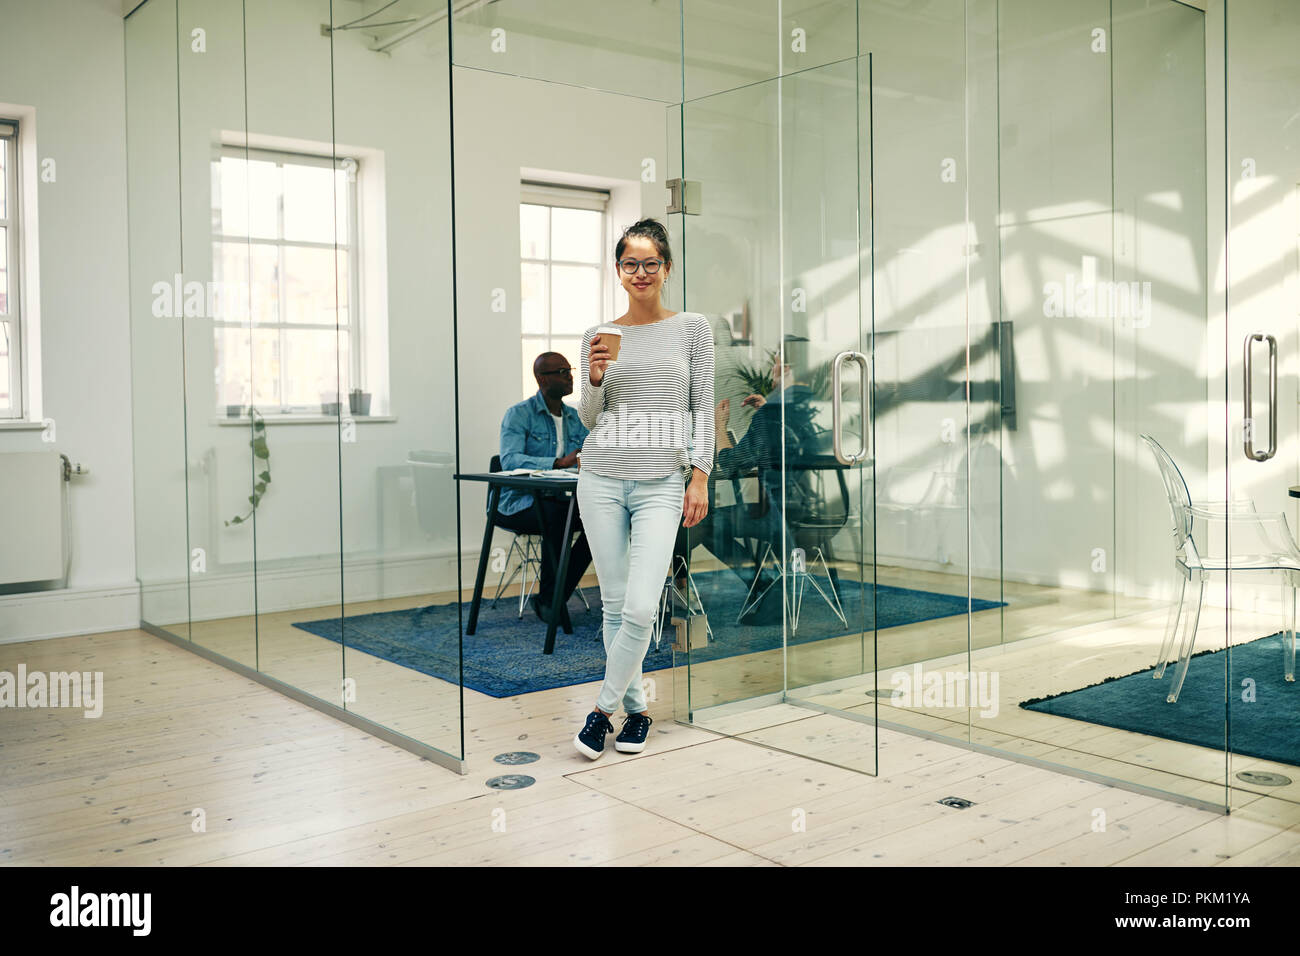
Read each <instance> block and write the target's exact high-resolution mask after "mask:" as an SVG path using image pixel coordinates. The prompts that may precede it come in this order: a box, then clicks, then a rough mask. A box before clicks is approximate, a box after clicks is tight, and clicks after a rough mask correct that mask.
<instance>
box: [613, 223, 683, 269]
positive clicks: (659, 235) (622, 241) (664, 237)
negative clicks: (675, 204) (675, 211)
mask: <svg viewBox="0 0 1300 956" xmlns="http://www.w3.org/2000/svg"><path fill="white" fill-rule="evenodd" d="M634 236H640V237H642V238H645V239H649V240H650V241H651V242H653V243H654V244H655V250H656V251H657V252H658V253H659V257H660V258H661V259H663V260H664V262H668V263H671V262H672V261H673V251H672V248H671V247H670V246H669V244H668V230H667V229H665V228H664V224H663V223H661V222H660V221H659V220H658V219H641V220H639V221H637V222H634V223H632V225H630V226H628V227H627V228H626V229H624V230H623V235H622V236H620V237H619V240H618V244H617V245H616V246H615V247H614V258H615V259H616V260H617V259H621V258H623V250H624V249H625V248H626V247H627V241H628V239H630V238H632V237H634Z"/></svg>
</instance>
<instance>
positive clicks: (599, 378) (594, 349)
mask: <svg viewBox="0 0 1300 956" xmlns="http://www.w3.org/2000/svg"><path fill="white" fill-rule="evenodd" d="M600 339H601V336H600V335H595V336H593V337H592V340H591V353H590V354H589V355H588V364H589V365H590V366H591V371H590V372H589V373H588V375H587V378H588V379H589V380H590V382H591V384H592V385H593V386H596V385H599V384H600V383H601V382H603V381H604V380H605V368H606V367H607V366H608V365H609V363H610V361H611V356H610V351H609V346H608V345H606V344H604V343H603V342H601V340H600Z"/></svg>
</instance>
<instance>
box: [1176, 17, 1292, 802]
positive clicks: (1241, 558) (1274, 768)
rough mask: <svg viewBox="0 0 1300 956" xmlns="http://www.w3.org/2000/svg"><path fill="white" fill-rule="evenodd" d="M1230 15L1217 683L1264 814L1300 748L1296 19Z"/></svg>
mask: <svg viewBox="0 0 1300 956" xmlns="http://www.w3.org/2000/svg"><path fill="white" fill-rule="evenodd" d="M1224 15H1225V16H1226V24H1225V27H1226V44H1224V45H1222V47H1221V49H1222V51H1223V60H1224V64H1225V68H1226V81H1227V82H1226V100H1225V103H1224V106H1225V109H1224V114H1223V118H1224V119H1225V121H1226V122H1225V125H1226V148H1225V149H1224V155H1225V158H1226V164H1227V168H1226V184H1225V185H1226V196H1225V198H1226V202H1225V203H1224V210H1223V211H1224V214H1225V216H1226V245H1225V247H1224V255H1223V258H1222V265H1221V267H1220V268H1221V272H1220V276H1219V277H1220V281H1222V282H1223V283H1224V285H1223V286H1222V287H1221V288H1220V289H1218V290H1216V291H1217V292H1218V296H1219V301H1220V302H1222V305H1223V309H1224V312H1225V314H1226V321H1225V323H1224V325H1225V328H1226V335H1225V337H1224V338H1225V341H1224V342H1223V359H1224V367H1226V370H1227V372H1226V374H1227V381H1226V388H1225V397H1226V401H1227V410H1226V411H1227V414H1226V416H1225V417H1226V420H1227V422H1228V424H1229V427H1228V433H1227V435H1226V436H1225V443H1226V455H1227V483H1228V486H1229V491H1230V497H1231V498H1232V499H1234V502H1241V505H1240V506H1239V509H1249V514H1247V515H1238V516H1237V519H1236V520H1234V521H1232V522H1231V523H1229V524H1228V526H1227V553H1228V557H1229V562H1230V569H1229V572H1228V581H1229V589H1228V605H1229V614H1228V622H1227V627H1228V640H1227V645H1228V646H1227V653H1226V654H1217V655H1215V656H1216V657H1219V658H1226V660H1225V661H1222V662H1221V664H1220V666H1219V667H1218V668H1216V679H1217V680H1218V681H1226V684H1227V693H1226V695H1225V697H1226V701H1227V711H1226V715H1225V717H1226V724H1227V732H1226V735H1225V736H1226V744H1227V751H1228V759H1227V768H1226V769H1227V780H1228V787H1229V791H1228V800H1229V804H1230V806H1231V807H1232V810H1233V811H1234V812H1238V811H1241V810H1245V811H1246V812H1247V813H1250V814H1259V815H1265V814H1268V813H1270V812H1272V811H1271V810H1270V809H1269V801H1267V800H1261V797H1264V796H1267V797H1273V798H1275V799H1282V800H1289V801H1296V800H1300V746H1298V745H1297V741H1298V740H1300V738H1298V737H1297V734H1296V733H1295V731H1294V725H1293V723H1292V721H1291V720H1290V719H1289V717H1288V716H1287V715H1288V714H1292V713H1294V712H1295V708H1296V705H1297V702H1300V697H1298V696H1297V695H1300V684H1297V683H1296V682H1295V681H1294V676H1295V669H1294V664H1293V661H1294V656H1293V655H1294V650H1293V648H1294V644H1293V641H1294V636H1293V635H1294V628H1295V591H1294V586H1295V584H1296V581H1297V575H1296V573H1295V572H1294V571H1293V570H1287V569H1294V568H1297V567H1300V553H1298V552H1297V545H1296V534H1297V525H1296V504H1297V501H1298V500H1300V499H1297V498H1296V497H1294V494H1295V492H1296V489H1295V488H1294V487H1293V486H1295V485H1297V484H1298V483H1300V481H1298V478H1300V446H1298V444H1297V428H1298V427H1300V423H1298V421H1297V407H1298V403H1300V394H1298V393H1297V375H1296V358H1295V356H1296V348H1297V341H1298V340H1297V332H1296V329H1297V313H1298V312H1300V268H1298V266H1297V262H1298V261H1300V260H1298V257H1297V248H1300V245H1298V242H1300V127H1297V124H1296V122H1295V118H1296V115H1297V110H1300V65H1297V63H1296V59H1295V55H1294V47H1295V43H1294V39H1295V37H1296V35H1297V32H1298V31H1300V10H1297V9H1296V6H1295V4H1291V3H1286V2H1283V0H1262V2H1258V3H1254V2H1252V3H1238V2H1236V0H1232V2H1229V3H1227V4H1226V10H1225V13H1224ZM1213 52H1218V51H1213ZM1207 646H1209V645H1207ZM1220 646H1222V645H1220ZM1199 649H1200V642H1199V641H1198V642H1197V650H1199ZM1198 665H1200V669H1201V670H1202V671H1204V670H1205V665H1206V662H1205V660H1204V659H1199V658H1193V659H1192V661H1191V669H1189V672H1188V676H1187V681H1186V683H1187V686H1188V688H1189V689H1194V687H1195V685H1194V684H1193V680H1194V679H1195V678H1196V677H1197V676H1198V675H1197V671H1196V668H1197V666H1198ZM1186 692H1188V691H1185V693H1186ZM1284 728H1288V729H1284Z"/></svg>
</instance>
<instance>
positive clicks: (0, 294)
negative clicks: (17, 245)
mask: <svg viewBox="0 0 1300 956" xmlns="http://www.w3.org/2000/svg"><path fill="white" fill-rule="evenodd" d="M8 314H9V227H8V226H0V315H8Z"/></svg>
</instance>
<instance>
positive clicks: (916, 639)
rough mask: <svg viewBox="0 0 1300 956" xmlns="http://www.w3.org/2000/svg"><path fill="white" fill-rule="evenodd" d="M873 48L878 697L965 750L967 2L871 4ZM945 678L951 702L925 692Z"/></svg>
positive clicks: (886, 717)
mask: <svg viewBox="0 0 1300 956" xmlns="http://www.w3.org/2000/svg"><path fill="white" fill-rule="evenodd" d="M860 42H861V43H862V44H863V45H864V46H868V45H869V48H870V49H871V51H872V57H871V63H872V70H871V80H872V100H871V103H872V110H871V119H872V122H871V129H872V154H871V155H872V166H873V170H872V183H873V195H874V200H873V202H872V208H871V227H872V231H871V235H872V276H873V296H872V319H873V328H872V334H873V340H874V358H875V381H874V389H873V405H872V416H873V418H874V428H875V444H874V452H875V455H874V461H875V482H874V486H873V487H872V489H871V490H872V493H873V495H874V498H875V524H874V528H873V529H872V531H873V534H874V538H875V559H876V599H875V623H876V628H877V655H878V662H879V663H878V666H879V670H880V675H879V679H878V681H877V684H878V687H876V688H875V692H876V693H878V694H882V695H883V696H882V697H881V698H880V699H881V707H880V710H879V716H880V720H881V721H882V722H885V723H892V724H896V725H900V726H904V727H908V728H912V729H918V730H922V731H926V732H929V733H937V734H942V735H948V736H954V737H957V738H959V739H964V738H965V737H966V736H967V733H968V713H969V697H968V694H967V692H966V690H967V689H966V687H965V684H964V682H963V683H962V684H961V685H959V684H958V683H957V682H956V681H949V680H947V678H946V675H948V674H963V675H964V674H966V673H967V672H968V671H969V670H970V666H971V665H970V660H969V650H970V646H969V629H970V626H971V624H970V621H969V620H968V614H967V612H968V606H969V605H968V597H969V594H970V580H969V572H970V558H969V554H970V550H969V549H970V543H969V541H968V532H969V528H968V513H967V500H968V497H969V496H968V494H967V488H968V486H969V483H970V480H971V468H970V465H971V454H972V450H973V449H975V448H977V447H978V446H979V445H980V443H987V442H988V441H989V436H988V429H987V428H986V427H984V424H983V423H981V422H976V421H975V419H974V417H973V416H972V415H970V413H969V411H968V407H967V390H966V381H967V378H968V359H967V336H968V330H967V323H968V276H967V268H968V266H967V257H966V249H967V245H968V242H969V240H968V229H967V202H968V192H969V190H970V185H969V184H970V180H971V173H970V171H969V166H970V161H969V158H968V148H967V120H966V109H967V107H966V37H965V3H964V2H963V0H945V2H941V3H932V4H929V5H927V6H926V8H925V9H924V11H923V12H920V13H918V12H917V11H907V10H899V9H897V8H896V7H895V6H894V5H892V4H887V3H865V4H863V5H862V36H861V40H860ZM983 325H984V327H986V326H987V323H983ZM981 346H982V347H983V348H984V349H987V347H988V346H987V343H981V342H980V341H979V340H978V339H973V340H972V341H971V343H970V347H971V354H978V353H977V351H976V350H977V349H979V348H980V347H981ZM981 460H983V459H982V458H981ZM981 544H982V545H983V546H984V550H983V552H982V553H981V554H982V557H981V560H982V562H983V566H984V567H985V568H986V569H987V567H988V566H989V565H990V563H991V564H992V566H993V567H994V568H995V569H996V562H997V553H996V550H991V549H990V548H989V547H988V542H987V541H983V540H981ZM985 573H987V571H986V572H985ZM994 576H995V577H996V570H995V571H994ZM994 607H996V605H994ZM981 613H987V612H981ZM993 613H995V614H996V611H994V612H993ZM929 675H934V676H933V677H931V676H929ZM940 675H944V677H943V679H944V680H945V682H946V683H945V686H947V687H950V688H952V692H951V693H946V694H944V695H940V696H939V697H936V696H935V695H934V694H933V693H931V694H926V693H924V689H925V687H926V682H927V680H931V681H933V680H938V679H940ZM958 686H961V688H962V691H961V693H957V688H958ZM975 689H976V688H975V687H973V686H972V687H971V688H970V690H971V691H972V692H973V691H974V690H975ZM866 690H868V691H871V690H872V688H871V687H870V685H868V686H867V687H866ZM885 759H886V758H885V756H884V755H882V761H883V760H885ZM882 766H884V764H883V763H882Z"/></svg>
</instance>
